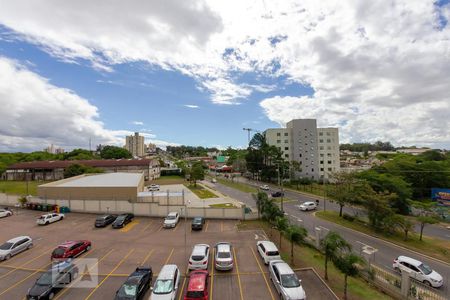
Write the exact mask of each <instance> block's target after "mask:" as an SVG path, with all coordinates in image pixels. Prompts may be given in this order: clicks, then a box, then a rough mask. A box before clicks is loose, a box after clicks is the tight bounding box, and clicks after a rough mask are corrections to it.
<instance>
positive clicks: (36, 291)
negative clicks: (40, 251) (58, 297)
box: [27, 261, 78, 300]
mask: <svg viewBox="0 0 450 300" xmlns="http://www.w3.org/2000/svg"><path fill="white" fill-rule="evenodd" d="M77 276H78V268H77V267H76V266H75V265H73V264H72V262H71V261H64V262H61V263H58V264H56V265H54V266H53V267H52V268H51V269H50V270H48V271H47V272H45V273H43V274H42V275H41V276H40V277H39V278H38V279H37V280H36V282H35V283H34V285H33V287H32V288H30V289H29V290H28V293H27V299H29V300H32V299H39V300H42V299H53V298H54V297H55V294H56V293H58V292H59V291H60V290H61V289H62V288H64V287H65V286H66V285H68V284H69V283H71V282H72V281H73V280H75V279H76V278H77Z"/></svg>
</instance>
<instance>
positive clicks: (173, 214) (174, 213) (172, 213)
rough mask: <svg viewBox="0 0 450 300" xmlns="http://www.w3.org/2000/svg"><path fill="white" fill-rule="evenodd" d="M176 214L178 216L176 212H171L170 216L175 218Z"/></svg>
mask: <svg viewBox="0 0 450 300" xmlns="http://www.w3.org/2000/svg"><path fill="white" fill-rule="evenodd" d="M176 214H177V212H176V211H171V212H170V213H169V214H168V216H175V215H176Z"/></svg>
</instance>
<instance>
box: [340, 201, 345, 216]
mask: <svg viewBox="0 0 450 300" xmlns="http://www.w3.org/2000/svg"><path fill="white" fill-rule="evenodd" d="M342 208H344V205H342V204H339V217H342Z"/></svg>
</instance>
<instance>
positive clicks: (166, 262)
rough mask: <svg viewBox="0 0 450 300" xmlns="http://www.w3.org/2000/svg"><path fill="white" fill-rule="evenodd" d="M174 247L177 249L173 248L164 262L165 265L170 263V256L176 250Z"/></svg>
mask: <svg viewBox="0 0 450 300" xmlns="http://www.w3.org/2000/svg"><path fill="white" fill-rule="evenodd" d="M174 249H175V248H172V250H171V251H170V254H169V256H168V257H167V259H166V261H165V262H164V264H165V265H167V264H168V263H169V260H170V258H171V257H172V254H173V250H174Z"/></svg>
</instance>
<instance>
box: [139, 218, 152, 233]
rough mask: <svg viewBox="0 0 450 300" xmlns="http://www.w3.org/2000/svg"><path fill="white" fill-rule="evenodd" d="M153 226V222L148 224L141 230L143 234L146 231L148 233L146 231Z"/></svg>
mask: <svg viewBox="0 0 450 300" xmlns="http://www.w3.org/2000/svg"><path fill="white" fill-rule="evenodd" d="M152 224H153V221H152V220H150V223H148V224H147V225H146V226H145V227H144V228H143V229H142V230H141V233H142V232H144V231H146V230H147V229H148V228H149V227H150V225H152Z"/></svg>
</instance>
